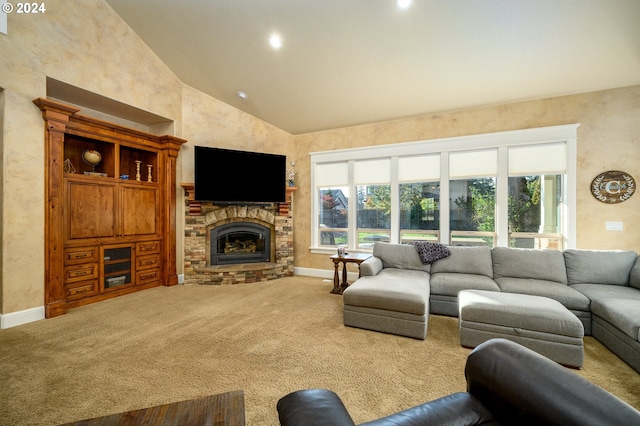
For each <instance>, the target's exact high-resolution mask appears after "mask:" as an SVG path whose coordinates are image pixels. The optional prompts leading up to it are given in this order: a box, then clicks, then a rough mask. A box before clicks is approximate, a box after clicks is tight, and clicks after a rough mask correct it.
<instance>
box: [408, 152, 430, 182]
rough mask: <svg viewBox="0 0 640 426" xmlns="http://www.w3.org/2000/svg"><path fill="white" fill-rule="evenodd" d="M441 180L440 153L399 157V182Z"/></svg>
mask: <svg viewBox="0 0 640 426" xmlns="http://www.w3.org/2000/svg"><path fill="white" fill-rule="evenodd" d="M439 180H440V154H431V155H413V156H411V157H400V158H398V181H399V182H429V181H439Z"/></svg>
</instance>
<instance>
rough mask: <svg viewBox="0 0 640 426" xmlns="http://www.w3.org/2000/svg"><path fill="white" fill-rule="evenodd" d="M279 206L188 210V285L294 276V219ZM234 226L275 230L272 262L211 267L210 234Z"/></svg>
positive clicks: (204, 206) (205, 205)
mask: <svg viewBox="0 0 640 426" xmlns="http://www.w3.org/2000/svg"><path fill="white" fill-rule="evenodd" d="M278 213H282V211H281V210H279V207H278V204H269V205H266V206H241V205H237V206H235V205H232V206H216V205H214V204H212V203H201V204H200V209H199V211H194V210H193V209H192V208H190V207H189V204H188V203H187V205H186V206H185V225H184V237H185V244H184V247H185V256H184V283H185V284H218V285H221V284H222V285H224V284H242V283H253V282H260V281H268V280H273V279H276V278H282V277H286V276H291V275H293V217H292V211H291V210H288V211H286V214H278ZM232 222H252V223H259V224H261V225H264V226H267V227H269V228H270V229H271V230H272V238H271V253H272V261H271V262H260V263H242V264H233V265H213V266H211V265H209V262H208V259H209V230H210V229H212V228H213V227H215V226H219V225H223V224H227V223H232Z"/></svg>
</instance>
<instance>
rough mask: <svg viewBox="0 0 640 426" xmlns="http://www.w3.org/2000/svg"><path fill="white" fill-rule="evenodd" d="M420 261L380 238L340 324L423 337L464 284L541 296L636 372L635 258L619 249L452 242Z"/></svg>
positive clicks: (639, 304) (639, 347) (451, 311)
mask: <svg viewBox="0 0 640 426" xmlns="http://www.w3.org/2000/svg"><path fill="white" fill-rule="evenodd" d="M448 248H449V250H450V255H449V256H448V257H445V258H443V259H440V260H437V261H435V262H433V263H431V264H423V263H422V261H421V259H420V257H419V256H418V254H417V252H416V250H415V248H414V247H413V246H411V245H401V244H392V243H381V242H378V243H376V244H375V246H374V248H373V256H372V257H371V258H369V259H368V260H366V261H365V262H363V263H362V264H361V265H360V270H361V278H359V279H358V280H357V281H356V282H354V283H353V284H352V285H351V286H349V287H348V288H347V289H346V290H345V291H344V294H343V297H344V323H345V325H348V326H354V327H360V328H366V329H371V330H376V331H382V332H387V333H393V334H399V335H404V336H409V337H414V338H421V339H424V338H425V337H426V331H427V323H428V315H429V313H431V314H439V315H448V316H458V314H459V306H458V293H459V292H460V291H461V290H484V291H496V292H505V293H516V294H527V295H534V296H543V297H547V298H550V299H553V300H556V301H558V302H560V303H561V304H562V305H563V306H564V307H566V308H567V309H568V310H569V311H571V312H572V313H573V314H574V315H575V316H576V317H577V318H578V319H580V321H581V322H582V324H583V326H584V334H585V335H592V336H593V337H595V338H596V339H598V340H599V341H600V342H602V343H603V344H604V345H605V346H607V347H608V348H609V349H610V350H611V351H613V352H614V353H615V354H617V355H618V356H619V357H620V358H622V359H623V360H624V361H626V362H627V363H628V364H629V365H631V366H632V367H633V368H634V369H635V370H637V371H638V372H640V341H639V340H640V257H639V256H638V254H637V253H636V252H634V251H624V250H615V251H614V250H577V249H570V250H565V251H556V250H535V249H520V248H506V247H495V248H493V249H491V248H489V247H458V246H449V247H448Z"/></svg>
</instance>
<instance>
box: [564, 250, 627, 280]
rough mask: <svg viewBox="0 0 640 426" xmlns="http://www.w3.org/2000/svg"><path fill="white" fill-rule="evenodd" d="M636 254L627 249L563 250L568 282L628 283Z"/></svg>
mask: <svg viewBox="0 0 640 426" xmlns="http://www.w3.org/2000/svg"><path fill="white" fill-rule="evenodd" d="M637 257H638V254H637V253H636V252H634V251H627V250H577V249H568V250H565V251H564V261H565V264H566V266H567V279H568V281H569V284H583V283H586V284H613V285H629V274H630V272H631V268H633V264H634V262H635V261H636V258H637Z"/></svg>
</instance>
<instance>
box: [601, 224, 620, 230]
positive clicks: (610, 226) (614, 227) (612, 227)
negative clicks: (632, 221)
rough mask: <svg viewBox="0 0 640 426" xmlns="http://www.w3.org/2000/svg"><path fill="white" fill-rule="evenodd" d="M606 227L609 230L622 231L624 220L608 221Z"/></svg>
mask: <svg viewBox="0 0 640 426" xmlns="http://www.w3.org/2000/svg"><path fill="white" fill-rule="evenodd" d="M605 229H606V230H607V231H622V222H607V223H606V224H605Z"/></svg>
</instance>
